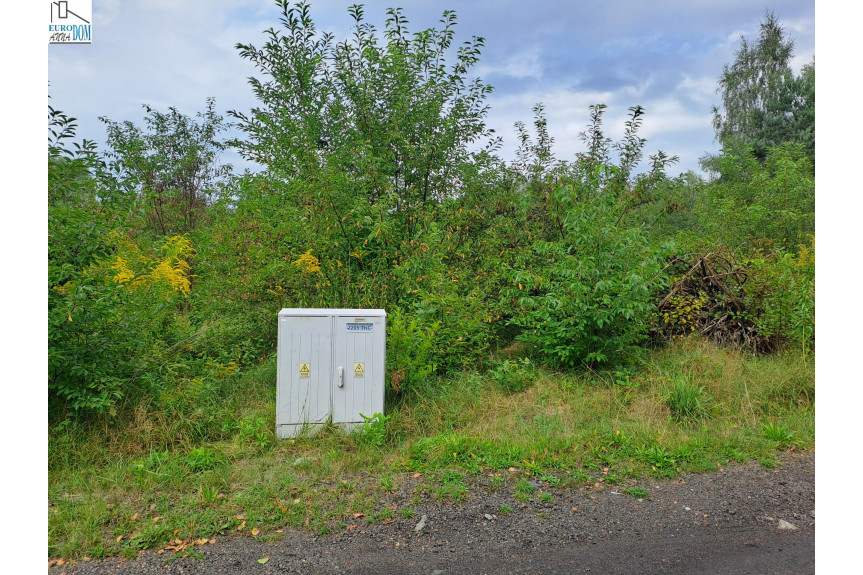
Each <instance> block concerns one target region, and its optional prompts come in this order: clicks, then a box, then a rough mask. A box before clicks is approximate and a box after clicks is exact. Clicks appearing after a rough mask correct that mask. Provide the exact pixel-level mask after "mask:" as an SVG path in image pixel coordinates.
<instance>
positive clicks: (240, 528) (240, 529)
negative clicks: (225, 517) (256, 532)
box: [237, 521, 246, 531]
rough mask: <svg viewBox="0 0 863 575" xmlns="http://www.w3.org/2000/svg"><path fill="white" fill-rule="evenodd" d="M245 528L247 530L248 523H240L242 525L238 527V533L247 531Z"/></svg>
mask: <svg viewBox="0 0 863 575" xmlns="http://www.w3.org/2000/svg"><path fill="white" fill-rule="evenodd" d="M245 528H246V522H245V521H243V522H242V523H240V525H239V526H238V527H237V531H242V530H243V529H245Z"/></svg>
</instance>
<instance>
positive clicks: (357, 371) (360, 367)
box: [354, 363, 366, 377]
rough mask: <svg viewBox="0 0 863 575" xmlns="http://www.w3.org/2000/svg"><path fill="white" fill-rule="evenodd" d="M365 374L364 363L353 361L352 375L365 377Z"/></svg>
mask: <svg viewBox="0 0 863 575" xmlns="http://www.w3.org/2000/svg"><path fill="white" fill-rule="evenodd" d="M365 376H366V364H365V363H355V364H354V377H365Z"/></svg>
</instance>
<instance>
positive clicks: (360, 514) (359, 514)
mask: <svg viewBox="0 0 863 575" xmlns="http://www.w3.org/2000/svg"><path fill="white" fill-rule="evenodd" d="M365 516H366V514H365V513H363V512H362V511H361V512H359V513H354V519H357V518H359V517H365Z"/></svg>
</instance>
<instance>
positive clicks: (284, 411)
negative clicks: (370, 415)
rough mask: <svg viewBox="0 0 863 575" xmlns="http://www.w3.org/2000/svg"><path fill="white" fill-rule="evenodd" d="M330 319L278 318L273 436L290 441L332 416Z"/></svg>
mask: <svg viewBox="0 0 863 575" xmlns="http://www.w3.org/2000/svg"><path fill="white" fill-rule="evenodd" d="M332 329H333V326H332V317H329V316H284V317H280V318H279V336H278V337H279V343H278V345H279V350H278V368H277V371H278V375H277V387H276V432H277V435H278V436H279V437H293V436H295V435H297V433H299V431H300V430H301V429H302V427H303V426H304V425H308V424H320V423H324V422H326V421H327V419H329V418H330V416H331V413H332V395H331V384H332V363H333V357H332Z"/></svg>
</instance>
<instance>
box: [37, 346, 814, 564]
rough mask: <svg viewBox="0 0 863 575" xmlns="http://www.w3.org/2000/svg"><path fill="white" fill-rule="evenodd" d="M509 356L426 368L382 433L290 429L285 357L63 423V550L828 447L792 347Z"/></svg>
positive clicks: (320, 521) (98, 551)
mask: <svg viewBox="0 0 863 575" xmlns="http://www.w3.org/2000/svg"><path fill="white" fill-rule="evenodd" d="M495 369H496V368H495V367H493V368H492V372H491V373H460V374H455V375H451V376H449V377H446V378H437V379H434V378H429V379H427V380H426V381H425V382H424V383H423V385H422V387H417V388H416V389H414V390H413V392H412V394H411V395H410V397H409V398H408V399H406V400H403V401H401V402H400V403H398V404H392V405H389V406H388V416H389V417H388V418H387V421H386V426H385V432H384V433H382V434H381V435H380V436H378V437H377V441H375V442H370V441H364V440H363V439H362V438H361V437H360V436H359V435H357V434H351V435H345V434H344V433H342V432H341V431H340V430H339V429H337V428H335V427H329V428H325V429H323V430H322V431H320V432H319V433H318V434H317V435H316V436H315V437H302V438H296V439H293V440H282V441H275V439H274V436H273V428H274V423H275V364H274V362H273V361H272V360H271V361H269V362H268V363H266V364H264V365H262V366H260V367H258V368H256V369H253V370H250V371H248V372H246V373H238V374H234V375H230V376H229V377H225V378H223V379H220V380H218V381H214V382H209V383H207V382H205V385H203V386H201V387H200V390H204V391H203V392H201V391H199V394H198V395H197V396H195V397H191V396H186V397H185V398H184V399H182V400H176V399H174V400H172V401H169V402H165V403H163V404H161V405H154V404H150V405H144V404H140V405H135V406H128V407H126V408H125V409H123V410H121V411H120V412H119V413H118V415H117V416H116V417H109V416H104V417H103V418H102V419H99V420H97V421H91V422H88V423H87V424H78V425H72V424H66V425H64V426H62V427H59V428H55V429H53V430H52V431H51V433H50V444H49V500H50V502H51V507H50V510H49V554H50V555H51V556H62V557H80V556H84V555H88V556H91V557H97V556H105V555H117V554H121V555H122V554H126V555H130V556H131V555H134V554H135V553H137V551H138V550H139V549H142V548H148V547H159V546H162V545H164V544H165V543H166V542H167V541H168V540H170V539H173V538H181V539H182V538H199V537H211V536H213V535H216V534H220V533H226V532H237V530H238V529H239V530H241V532H251V530H252V529H256V530H259V531H258V533H259V536H262V535H260V534H272V533H273V532H274V531H275V530H276V529H279V528H283V527H294V528H303V529H313V530H315V531H317V532H319V533H331V532H333V531H334V530H338V529H342V528H345V526H346V525H349V524H351V522H352V521H354V520H355V517H354V514H357V513H362V514H364V517H366V518H367V519H368V520H370V521H385V520H391V519H392V517H397V516H399V515H401V516H410V515H411V514H412V510H413V507H412V506H411V507H410V509H408V508H405V509H404V510H403V511H402V512H400V513H396V514H393V512H392V511H389V512H385V511H384V507H382V505H383V504H382V502H383V501H384V500H385V499H386V498H387V497H388V496H389V494H390V493H391V492H392V490H393V489H394V486H395V485H400V484H402V483H404V482H405V477H406V476H412V475H413V474H415V473H417V472H419V473H421V474H422V477H423V478H426V477H428V478H429V479H428V480H426V479H420V480H417V481H428V482H426V483H422V484H420V485H417V486H416V487H415V489H416V490H417V491H416V494H417V497H429V498H437V499H441V500H454V501H458V500H461V499H463V498H464V497H465V496H466V495H467V494H468V491H469V490H470V489H475V487H473V485H474V483H476V482H475V481H472V480H469V478H471V477H475V476H476V477H479V475H478V474H480V473H483V474H491V475H493V476H496V477H498V478H500V477H502V476H507V477H509V476H512V477H519V478H524V477H525V476H526V475H527V476H533V477H535V478H537V479H540V480H543V481H548V482H549V484H555V485H559V486H560V487H559V488H564V487H570V488H574V487H584V488H590V489H595V488H596V485H597V484H598V485H600V486H607V485H615V484H617V483H621V482H625V481H629V480H631V479H633V478H637V477H642V476H645V475H652V476H656V477H673V476H674V475H676V474H678V473H681V472H683V471H693V470H694V471H705V470H710V469H715V468H716V464H717V463H722V464H725V463H728V462H734V461H745V460H748V459H755V460H758V461H763V462H769V461H771V460H772V459H773V458H774V457H775V453H776V450H777V449H788V448H794V449H806V448H810V447H811V446H813V445H814V401H815V385H814V367H813V366H812V364H811V361H808V362H804V361H803V360H802V359H801V358H799V357H796V356H793V355H790V354H789V355H776V356H769V357H758V356H754V355H751V354H747V353H743V352H739V351H733V350H729V349H724V348H719V347H717V346H715V345H713V344H710V343H708V342H705V341H700V340H697V339H690V340H683V341H680V342H677V343H675V344H673V345H671V346H669V347H667V348H664V349H660V350H656V351H654V352H653V353H652V354H651V356H650V358H649V360H648V361H647V362H646V363H645V364H644V365H643V366H642V367H641V368H640V369H638V370H635V371H633V372H631V373H628V374H624V375H621V374H608V373H593V372H582V373H567V374H561V373H554V372H551V371H547V370H543V369H541V368H539V367H537V366H535V365H533V364H529V363H528V362H519V361H518V359H517V358H515V359H514V360H513V361H512V362H511V363H509V364H507V365H506V367H505V368H504V369H500V367H499V366H498V368H497V369H498V372H497V374H495V372H494V370H495ZM502 374H503V375H502ZM501 379H503V380H504V382H503V384H502V382H501ZM507 381H508V382H513V381H515V382H517V384H516V385H506V384H505V383H506V382H507ZM175 395H176V396H177V397H183V394H182V393H178V394H175ZM511 469H514V470H516V472H517V473H515V474H513V473H512V472H511V471H510V470H511ZM457 478H463V479H458V480H456V479H457ZM423 485H424V487H423ZM519 493H520V494H521V495H519V496H520V497H532V495H531V494H530V493H522V492H521V491H519ZM156 518H158V519H156ZM244 522H245V523H244Z"/></svg>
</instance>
